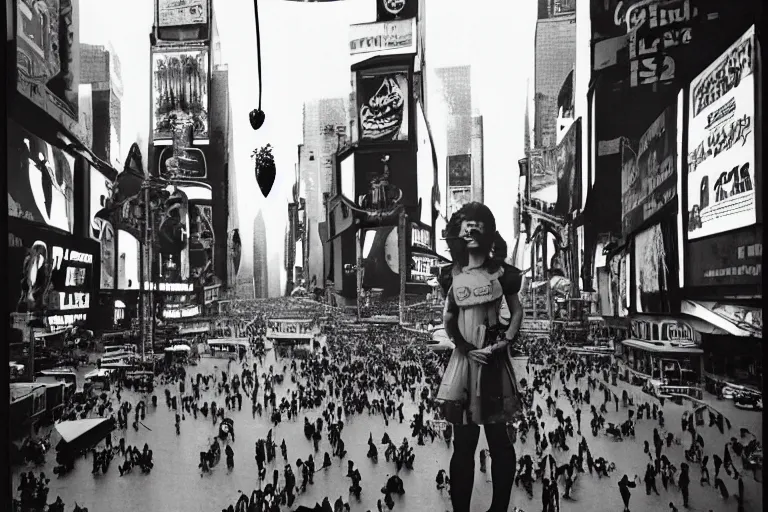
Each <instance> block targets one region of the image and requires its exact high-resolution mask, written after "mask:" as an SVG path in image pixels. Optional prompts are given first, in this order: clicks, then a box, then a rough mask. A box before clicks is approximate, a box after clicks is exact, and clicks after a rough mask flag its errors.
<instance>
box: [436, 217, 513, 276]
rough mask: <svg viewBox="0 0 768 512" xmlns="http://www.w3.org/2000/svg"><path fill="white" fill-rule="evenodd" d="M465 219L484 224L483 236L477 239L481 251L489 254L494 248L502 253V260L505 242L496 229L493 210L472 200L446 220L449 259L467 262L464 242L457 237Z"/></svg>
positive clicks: (463, 263)
mask: <svg viewBox="0 0 768 512" xmlns="http://www.w3.org/2000/svg"><path fill="white" fill-rule="evenodd" d="M465 220H473V221H477V222H482V223H483V225H484V226H485V230H484V231H485V232H484V234H483V237H482V238H481V239H480V240H479V242H480V249H481V250H482V251H484V252H485V253H486V254H488V255H489V256H490V254H491V251H492V250H493V249H494V248H496V251H494V253H496V252H498V253H503V254H502V255H501V259H502V260H503V259H504V257H506V248H507V247H506V243H505V242H504V240H503V239H501V236H500V235H499V233H498V232H497V231H496V218H495V217H494V216H493V212H491V209H490V208H488V207H487V206H485V205H484V204H483V203H478V202H472V203H467V204H465V205H464V206H462V207H461V208H460V209H459V210H458V211H456V212H455V213H454V214H453V215H451V219H450V220H449V221H448V225H447V226H446V229H445V238H446V242H447V244H448V250H449V251H450V252H451V259H452V260H453V262H454V264H458V265H461V266H466V265H467V263H468V262H469V253H468V251H467V245H466V242H465V241H464V240H462V239H461V238H459V236H460V235H461V223H462V221H465ZM494 246H495V247H494ZM494 256H496V255H494ZM494 259H496V258H494Z"/></svg>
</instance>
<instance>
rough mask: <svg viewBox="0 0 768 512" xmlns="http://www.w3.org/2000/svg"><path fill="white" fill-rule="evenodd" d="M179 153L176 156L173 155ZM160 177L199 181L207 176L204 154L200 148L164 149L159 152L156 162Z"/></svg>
mask: <svg viewBox="0 0 768 512" xmlns="http://www.w3.org/2000/svg"><path fill="white" fill-rule="evenodd" d="M175 152H178V153H180V154H179V155H178V156H177V155H175V154H174V153H175ZM158 164H159V165H158V167H159V169H160V175H161V176H163V177H167V178H173V179H188V180H199V179H205V178H206V177H207V175H208V165H207V162H206V159H205V153H204V152H203V150H202V149H201V148H190V147H187V148H180V149H179V150H177V151H174V149H173V148H170V147H165V148H163V150H162V151H160V157H159V161H158Z"/></svg>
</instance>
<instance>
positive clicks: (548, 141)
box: [533, 3, 576, 148]
mask: <svg viewBox="0 0 768 512" xmlns="http://www.w3.org/2000/svg"><path fill="white" fill-rule="evenodd" d="M559 4H560V3H558V5H559ZM560 9H561V10H562V7H560ZM561 12H565V13H564V14H559V15H555V16H552V17H547V18H540V19H539V20H538V21H537V22H536V50H535V51H536V57H535V60H536V70H535V82H534V87H535V93H534V105H535V113H534V141H533V145H534V147H535V148H549V147H553V146H555V145H556V144H557V95H558V93H559V92H560V87H561V86H562V85H563V82H564V81H565V79H566V77H567V76H568V73H570V72H571V70H572V69H573V66H574V64H575V63H576V12H575V8H574V9H573V10H569V11H561Z"/></svg>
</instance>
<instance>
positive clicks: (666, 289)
mask: <svg viewBox="0 0 768 512" xmlns="http://www.w3.org/2000/svg"><path fill="white" fill-rule="evenodd" d="M669 224H670V223H669V222H666V223H661V224H654V225H653V226H651V227H649V228H648V229H645V230H643V231H641V232H639V233H638V234H637V236H636V237H635V243H634V247H635V251H634V252H635V298H636V304H635V308H636V310H637V312H638V313H671V312H672V304H671V301H670V299H669V294H670V292H672V291H673V290H676V289H678V288H679V287H678V286H677V278H676V276H677V268H676V266H673V265H672V264H671V261H673V260H674V261H677V243H676V242H677V236H676V230H674V229H673V230H670V229H669V227H670V226H669ZM675 227H676V225H675ZM665 228H666V232H665ZM670 231H673V232H670ZM665 235H666V236H665ZM670 235H672V236H671V237H670ZM670 238H671V240H670Z"/></svg>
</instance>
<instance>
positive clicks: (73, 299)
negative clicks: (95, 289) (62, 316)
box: [58, 292, 91, 311]
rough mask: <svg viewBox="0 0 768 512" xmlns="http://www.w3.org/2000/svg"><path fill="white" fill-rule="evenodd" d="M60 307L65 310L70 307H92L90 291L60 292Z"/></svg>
mask: <svg viewBox="0 0 768 512" xmlns="http://www.w3.org/2000/svg"><path fill="white" fill-rule="evenodd" d="M58 299H59V307H58V309H60V310H62V311H65V310H68V309H88V308H90V307H91V294H90V293H67V292H58Z"/></svg>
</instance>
